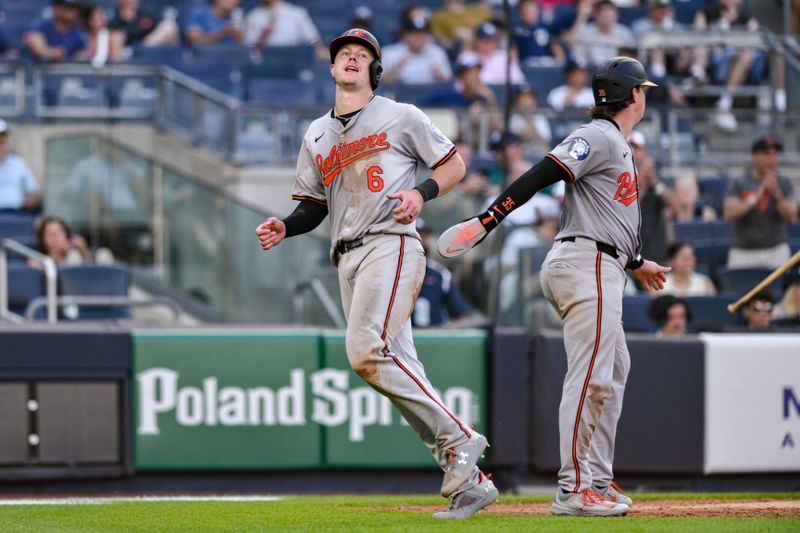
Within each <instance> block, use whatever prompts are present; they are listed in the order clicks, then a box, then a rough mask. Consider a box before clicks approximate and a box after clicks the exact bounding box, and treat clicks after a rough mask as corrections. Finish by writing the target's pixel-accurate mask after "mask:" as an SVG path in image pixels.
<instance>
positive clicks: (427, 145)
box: [401, 105, 456, 169]
mask: <svg viewBox="0 0 800 533" xmlns="http://www.w3.org/2000/svg"><path fill="white" fill-rule="evenodd" d="M403 122H404V123H405V124H406V125H407V127H406V128H405V129H404V131H403V136H402V146H401V149H402V150H403V151H405V152H406V153H407V154H408V155H409V156H411V157H413V158H414V159H418V160H420V161H423V162H424V163H425V164H426V165H428V168H433V169H435V168H436V167H438V166H440V165H442V164H444V163H445V162H446V161H447V160H448V159H450V158H451V157H452V156H453V154H455V152H456V148H455V145H453V142H452V141H451V140H450V139H448V138H447V137H446V136H445V135H444V134H443V133H442V132H441V131H439V128H437V127H436V126H435V125H434V124H433V122H431V119H430V117H428V115H426V114H425V113H423V112H422V111H420V110H419V109H417V108H416V107H414V106H413V105H409V106H407V107H406V117H405V120H404V121H403Z"/></svg>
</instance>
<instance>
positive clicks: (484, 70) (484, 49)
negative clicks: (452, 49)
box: [461, 22, 525, 85]
mask: <svg viewBox="0 0 800 533" xmlns="http://www.w3.org/2000/svg"><path fill="white" fill-rule="evenodd" d="M508 53H510V54H512V56H511V75H510V77H511V83H512V84H514V85H519V84H521V83H524V82H525V75H524V74H523V73H522V70H521V69H520V68H519V60H518V59H517V54H516V50H514V49H512V50H511V51H509V52H508ZM467 55H474V56H476V58H477V60H478V61H479V62H480V63H481V81H483V83H485V84H487V85H502V84H504V83H505V82H506V62H507V57H506V50H505V49H503V43H502V40H501V32H500V28H498V27H497V25H495V24H494V23H492V22H484V23H483V24H481V25H480V27H479V28H478V30H477V32H476V33H475V50H474V51H469V52H463V53H462V54H461V56H467Z"/></svg>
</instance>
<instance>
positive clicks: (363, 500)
mask: <svg viewBox="0 0 800 533" xmlns="http://www.w3.org/2000/svg"><path fill="white" fill-rule="evenodd" d="M635 497H636V498H637V500H660V499H687V500H702V499H737V500H738V499H742V500H746V499H750V498H758V499H761V498H781V499H800V494H635ZM501 500H502V502H504V503H544V502H547V501H549V498H544V497H521V496H502V497H501ZM443 503H444V499H442V498H438V497H433V496H376V497H373V496H333V497H327V496H326V497H322V496H319V497H316V496H297V497H294V496H292V497H287V498H286V499H284V500H281V501H276V502H134V503H122V502H121V503H111V504H102V505H19V506H2V507H0V531H3V532H12V531H25V532H31V531H42V532H51V531H57V532H72V531H75V532H78V531H80V532H95V531H96V532H116V531H142V532H147V533H157V532H170V533H172V532H186V531H370V532H379V531H458V532H461V531H552V532H569V533H572V532H575V533H578V532H579V533H590V532H593V531H597V532H602V533H610V532H617V531H622V532H635V531H647V532H660V531H669V532H673V531H698V532H703V531H715V532H716V531H741V532H748V533H750V532H762V531H763V532H770V533H771V532H776V531H794V532H796V531H800V519H760V518H759V519H755V518H749V519H736V518H722V519H721V518H644V517H642V518H637V517H635V516H629V517H626V518H614V519H593V518H564V517H553V516H536V517H525V516H496V515H494V516H490V515H477V516H475V517H473V518H472V519H471V520H469V521H466V522H464V521H459V522H443V521H437V520H434V519H432V518H431V517H430V515H429V514H428V513H418V512H402V511H396V510H393V509H391V508H392V507H397V506H410V505H413V506H416V505H441V506H442V507H444V505H443Z"/></svg>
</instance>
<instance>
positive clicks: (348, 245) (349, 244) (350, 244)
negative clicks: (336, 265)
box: [335, 239, 364, 255]
mask: <svg viewBox="0 0 800 533" xmlns="http://www.w3.org/2000/svg"><path fill="white" fill-rule="evenodd" d="M362 244H364V239H355V240H353V241H339V242H337V243H336V247H335V249H336V251H337V252H339V255H344V254H346V253H347V252H349V251H350V250H352V249H353V248H358V247H359V246H361V245H362Z"/></svg>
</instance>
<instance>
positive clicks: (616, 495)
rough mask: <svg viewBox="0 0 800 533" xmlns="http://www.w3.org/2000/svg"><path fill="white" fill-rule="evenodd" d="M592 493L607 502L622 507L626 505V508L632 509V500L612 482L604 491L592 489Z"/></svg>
mask: <svg viewBox="0 0 800 533" xmlns="http://www.w3.org/2000/svg"><path fill="white" fill-rule="evenodd" d="M594 491H595V492H596V493H598V494H599V495H600V496H602V497H604V498H605V499H606V501H607V502H611V503H621V504H623V505H627V506H628V507H633V500H631V499H630V497H629V496H627V495H626V494H625V492H623V490H622V489H621V488H620V486H619V485H617V484H616V483H615V482H613V481H612V482H611V484H610V485H609V486H608V487H606V489H605V490H597V489H594Z"/></svg>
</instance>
